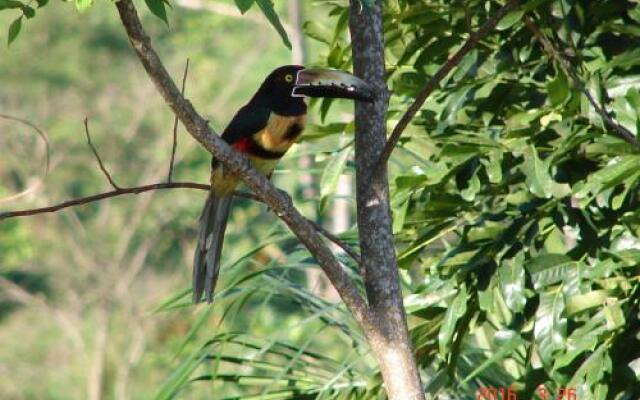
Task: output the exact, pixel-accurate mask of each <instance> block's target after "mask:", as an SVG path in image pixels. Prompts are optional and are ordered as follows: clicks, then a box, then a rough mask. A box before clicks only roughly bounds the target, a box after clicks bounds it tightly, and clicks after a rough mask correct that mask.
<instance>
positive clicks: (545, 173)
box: [522, 145, 553, 198]
mask: <svg viewBox="0 0 640 400" xmlns="http://www.w3.org/2000/svg"><path fill="white" fill-rule="evenodd" d="M549 162H550V159H549V158H547V160H545V161H542V160H541V159H540V157H538V152H537V151H536V148H535V146H533V145H531V146H530V147H529V151H527V152H526V153H525V154H524V164H523V166H522V172H524V174H525V176H526V177H527V181H526V183H527V186H528V187H529V191H530V192H531V193H533V194H534V195H536V196H538V197H543V198H549V197H551V193H552V192H551V191H552V188H553V180H552V179H551V175H549Z"/></svg>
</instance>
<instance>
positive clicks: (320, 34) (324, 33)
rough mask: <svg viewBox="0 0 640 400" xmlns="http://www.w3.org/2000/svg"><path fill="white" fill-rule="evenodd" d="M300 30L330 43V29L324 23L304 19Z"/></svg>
mask: <svg viewBox="0 0 640 400" xmlns="http://www.w3.org/2000/svg"><path fill="white" fill-rule="evenodd" d="M302 31H303V32H304V34H305V35H307V36H309V37H310V38H312V39H315V40H317V41H319V42H322V43H324V44H330V43H331V31H330V30H329V28H327V27H326V26H324V25H321V24H319V23H317V22H315V21H306V22H305V23H304V24H303V25H302Z"/></svg>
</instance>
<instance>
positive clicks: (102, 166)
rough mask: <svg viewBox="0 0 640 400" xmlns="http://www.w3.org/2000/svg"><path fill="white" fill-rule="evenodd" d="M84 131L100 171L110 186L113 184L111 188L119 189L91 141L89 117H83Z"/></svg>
mask: <svg viewBox="0 0 640 400" xmlns="http://www.w3.org/2000/svg"><path fill="white" fill-rule="evenodd" d="M84 132H85V133H86V135H87V143H88V144H89V147H91V151H92V152H93V155H94V156H96V160H98V164H99V166H100V171H102V173H103V174H104V176H106V177H107V180H108V181H109V183H110V184H111V186H113V188H114V189H115V190H116V191H118V190H120V186H118V185H116V182H115V181H114V180H113V178H112V177H111V174H109V171H107V169H106V168H105V166H104V164H103V163H102V159H101V158H100V155H99V154H98V150H96V148H95V146H94V145H93V142H91V134H90V133H89V119H88V118H85V119H84Z"/></svg>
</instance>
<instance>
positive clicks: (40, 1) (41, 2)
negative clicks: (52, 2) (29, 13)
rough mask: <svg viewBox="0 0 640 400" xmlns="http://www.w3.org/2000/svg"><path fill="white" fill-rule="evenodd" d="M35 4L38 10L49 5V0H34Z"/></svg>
mask: <svg viewBox="0 0 640 400" xmlns="http://www.w3.org/2000/svg"><path fill="white" fill-rule="evenodd" d="M36 3H38V8H41V7H44V6H46V5H47V4H48V3H49V0H36Z"/></svg>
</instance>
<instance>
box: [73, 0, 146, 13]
mask: <svg viewBox="0 0 640 400" xmlns="http://www.w3.org/2000/svg"><path fill="white" fill-rule="evenodd" d="M145 1H146V0H145ZM75 3H76V9H77V10H78V11H80V12H83V11H86V10H88V9H89V8H90V7H91V6H92V5H93V0H75ZM147 4H148V3H147Z"/></svg>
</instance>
